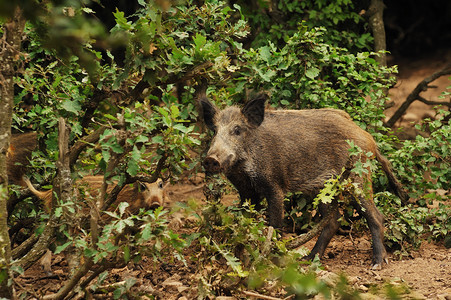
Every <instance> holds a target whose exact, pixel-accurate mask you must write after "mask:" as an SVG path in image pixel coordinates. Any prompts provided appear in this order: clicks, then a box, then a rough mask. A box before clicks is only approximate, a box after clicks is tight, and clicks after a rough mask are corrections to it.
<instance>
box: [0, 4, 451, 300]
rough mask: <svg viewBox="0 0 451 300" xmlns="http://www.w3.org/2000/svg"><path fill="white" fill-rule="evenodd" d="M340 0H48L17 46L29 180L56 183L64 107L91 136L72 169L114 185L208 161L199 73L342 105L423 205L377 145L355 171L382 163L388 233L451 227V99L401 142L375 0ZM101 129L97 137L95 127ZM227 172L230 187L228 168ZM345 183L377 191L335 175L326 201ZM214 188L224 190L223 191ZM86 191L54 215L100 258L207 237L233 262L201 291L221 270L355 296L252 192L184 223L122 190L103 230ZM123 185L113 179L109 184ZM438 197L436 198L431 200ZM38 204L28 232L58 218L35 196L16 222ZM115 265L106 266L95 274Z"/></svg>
mask: <svg viewBox="0 0 451 300" xmlns="http://www.w3.org/2000/svg"><path fill="white" fill-rule="evenodd" d="M31 2H32V3H33V5H32V6H30V7H35V6H36V3H35V1H31ZM31 2H30V1H24V2H23V3H31ZM329 2H330V1H329ZM329 2H327V1H322V0H321V1H310V0H309V1H291V0H283V1H278V2H277V7H269V5H273V3H272V2H268V1H254V2H253V4H255V5H256V7H258V8H260V9H261V10H260V11H258V12H257V11H255V10H252V9H251V8H250V7H251V6H250V5H249V3H247V2H244V1H242V2H238V3H239V4H240V5H237V4H235V5H234V6H233V8H232V7H229V6H227V5H226V3H225V2H223V1H206V3H205V4H203V5H199V6H198V5H194V4H193V3H192V2H191V1H188V2H186V3H184V4H179V5H177V6H173V7H165V8H163V7H161V6H159V5H158V4H157V2H154V1H150V2H149V3H147V2H146V1H138V3H139V8H138V9H137V10H136V11H135V12H134V13H133V14H132V15H130V16H127V15H126V14H125V12H122V11H120V10H118V9H116V10H115V11H112V12H111V14H112V16H113V18H114V19H115V22H116V25H115V26H114V27H113V28H112V29H111V31H110V32H109V33H108V34H107V33H106V32H105V30H104V28H103V27H102V26H101V25H100V23H99V22H98V21H97V18H96V16H95V13H94V12H93V11H92V10H91V9H90V8H89V7H88V6H86V3H85V2H84V1H82V2H77V1H50V2H48V3H47V4H48V5H47V6H46V7H45V8H46V9H45V10H44V9H43V8H44V6H42V7H41V6H39V8H41V9H39V10H36V16H35V17H34V18H32V19H30V20H31V22H30V23H28V24H27V26H26V30H25V36H24V37H23V38H24V43H23V53H21V54H20V55H19V56H18V63H20V68H19V69H20V72H18V74H17V76H16V77H15V85H16V87H15V89H16V94H15V107H14V116H13V129H14V130H15V131H18V132H20V131H28V130H35V131H37V132H38V134H39V149H37V150H36V151H35V152H34V153H33V159H32V162H31V163H30V164H31V170H32V172H30V174H33V176H32V179H33V180H34V181H37V182H38V183H41V184H45V185H46V186H45V187H48V188H50V187H51V186H52V179H53V178H54V177H55V174H56V169H57V163H56V161H57V159H58V154H59V153H58V151H59V148H58V140H57V139H58V132H57V126H56V125H57V120H58V118H60V117H63V118H65V119H66V121H67V123H68V124H69V125H70V127H71V135H70V146H74V145H76V144H77V143H83V144H84V148H83V149H82V151H81V153H80V154H79V156H78V159H77V160H76V162H75V163H74V164H73V165H71V171H72V174H71V175H72V177H73V178H80V177H83V176H86V175H94V174H100V175H103V176H104V179H105V181H106V183H108V184H113V183H117V184H118V185H119V186H123V185H125V184H128V183H130V182H134V181H136V179H137V178H138V177H144V178H146V179H147V180H148V181H150V179H152V180H155V179H156V178H157V177H158V176H159V177H165V178H168V179H173V180H174V179H177V177H178V176H179V175H180V174H183V173H185V174H186V173H188V172H189V171H190V169H191V168H193V167H195V166H196V164H197V160H196V158H193V157H190V153H193V151H194V152H200V151H201V149H203V147H204V145H203V143H201V141H202V139H203V136H202V135H200V134H199V129H198V128H197V126H196V121H197V117H198V113H197V112H196V109H195V106H196V103H195V101H196V97H197V95H198V94H197V93H198V92H199V90H200V89H201V83H203V82H205V81H207V82H208V88H207V89H206V92H207V95H208V96H209V97H212V98H215V99H214V100H215V101H216V102H217V104H218V105H219V106H220V107H222V106H225V105H229V104H232V103H235V102H238V101H242V99H243V96H244V95H247V94H252V93H254V92H260V91H266V92H269V93H270V94H271V105H272V106H274V107H280V108H289V109H292V108H296V109H299V108H323V107H333V108H339V109H343V110H345V111H346V112H348V113H349V114H350V116H351V117H352V119H353V120H355V121H357V122H358V123H359V125H360V126H362V128H364V129H366V130H367V131H369V132H371V133H372V134H373V135H374V136H375V138H376V140H377V142H378V144H379V146H380V149H381V152H383V153H384V154H386V155H387V157H388V158H389V159H390V161H391V162H392V164H393V167H394V170H395V171H396V173H397V175H398V177H399V178H400V179H401V180H402V182H403V183H404V184H405V186H406V187H407V189H408V191H409V193H410V195H411V197H412V198H413V199H414V200H415V201H416V204H417V206H408V207H402V206H401V205H400V201H399V199H398V198H397V197H395V196H394V195H393V194H391V193H389V192H383V191H385V190H386V189H387V178H386V177H385V175H383V174H382V172H381V170H380V168H379V169H377V170H375V169H374V165H373V163H372V162H371V161H370V160H369V159H364V160H363V161H360V160H357V163H356V164H355V166H354V169H353V170H352V172H353V173H354V174H357V175H358V176H365V175H366V174H368V172H369V171H372V174H373V175H372V182H373V186H374V190H375V201H376V203H377V205H378V206H379V207H380V208H381V210H382V212H383V213H384V215H385V216H386V218H387V231H386V238H387V242H388V246H389V247H390V248H392V249H395V250H396V251H398V252H397V254H399V256H404V255H406V254H407V251H408V250H409V249H410V247H411V246H418V245H419V243H420V241H421V239H422V238H423V235H424V234H426V235H429V236H430V237H431V238H433V239H437V240H441V239H443V238H445V237H447V236H448V237H449V235H450V232H451V224H450V213H449V211H450V210H449V205H447V204H446V203H445V202H442V200H444V199H445V198H446V197H445V196H440V194H439V193H437V190H449V189H450V186H449V183H450V182H451V178H450V177H451V175H450V172H449V170H450V169H451V168H450V165H449V162H450V159H449V156H450V152H449V151H450V148H449V145H450V144H451V138H450V132H451V130H450V123H449V122H450V121H449V112H447V111H439V112H438V114H437V118H436V119H435V120H428V121H426V122H425V123H424V124H423V125H422V127H421V128H419V129H420V130H422V131H424V132H426V133H427V134H425V135H419V136H417V137H416V139H415V140H414V141H403V142H400V141H398V140H397V139H396V138H394V137H393V136H390V135H388V130H387V129H386V128H384V127H383V120H384V117H385V115H384V105H385V102H386V100H387V96H386V95H385V90H386V89H387V88H389V87H390V86H391V85H393V83H394V78H393V77H392V76H391V74H392V73H394V72H396V67H391V68H386V67H382V66H379V65H378V64H377V63H376V61H375V59H374V57H375V56H377V55H378V54H377V53H373V52H370V50H369V49H370V48H371V47H370V46H371V43H372V38H371V36H370V35H369V33H368V32H367V26H366V23H365V20H364V19H363V17H362V16H360V15H359V11H360V10H361V9H362V8H363V9H366V7H357V5H358V4H356V3H353V2H352V1H349V0H342V1H336V2H333V3H329ZM63 7H64V9H63ZM72 9H73V11H71V10H72ZM11 10H12V8H11V5H9V6H8V7H6V8H5V11H6V12H7V13H9V14H10V13H11ZM26 12H28V13H29V12H30V11H29V10H28V9H27V10H26ZM2 13H3V11H2ZM267 13H268V14H269V15H270V18H268V17H267ZM72 14H73V15H72ZM93 16H94V17H93ZM248 20H249V23H248ZM249 24H250V26H249ZM258 28H259V29H258ZM2 34H3V32H2ZM118 49H123V51H124V52H123V53H120V51H118ZM121 57H123V58H121ZM448 96H449V93H444V94H443V97H448ZM100 129H103V131H102V132H101V134H100V137H99V139H98V140H95V141H93V142H86V141H84V140H85V138H86V137H89V136H91V134H93V133H95V132H97V131H98V130H100ZM82 141H84V142H82ZM350 148H351V149H350V155H351V157H363V158H369V157H371V156H372V155H373V154H372V153H362V152H361V150H359V149H358V148H357V147H355V146H353V145H352V144H351V145H350ZM425 174H426V176H425ZM217 186H219V187H223V188H224V187H226V185H225V183H224V182H220V183H219V184H218V185H217ZM217 186H216V187H217ZM209 187H210V188H211V190H214V189H215V188H216V187H215V186H214V185H213V184H212V185H210V184H209ZM79 192H80V191H79ZM344 192H346V193H348V192H353V193H354V192H360V193H364V194H366V193H365V192H366V191H365V186H364V188H363V190H359V189H358V188H356V187H355V186H352V185H351V183H350V182H349V181H346V180H341V179H340V177H338V178H332V179H330V180H329V181H328V182H326V183H325V189H323V191H322V192H321V193H320V194H319V195H318V197H317V199H316V202H318V203H319V201H322V202H325V203H330V202H331V201H332V199H333V198H337V196H339V195H340V194H342V193H344ZM210 194H211V199H219V198H220V196H221V195H220V194H221V193H219V194H215V192H214V191H210ZM81 195H82V197H80V198H79V199H77V197H74V199H71V200H70V201H68V202H66V203H61V200H60V199H58V201H59V203H58V206H57V207H56V208H55V209H54V211H53V212H52V213H54V215H55V216H56V217H60V218H66V220H70V221H71V222H69V223H68V224H67V225H62V226H60V227H59V228H57V233H56V235H57V237H58V238H57V240H58V243H60V244H59V246H58V247H57V252H71V251H74V249H75V250H76V251H77V252H78V253H80V255H83V256H84V258H85V259H87V260H92V262H93V263H94V264H98V265H102V264H103V263H106V262H107V261H114V262H120V263H128V262H131V261H139V260H140V259H141V257H142V256H149V257H153V258H154V259H155V260H158V259H161V257H163V256H166V255H169V256H170V257H171V258H172V259H174V260H179V261H182V262H184V257H183V255H182V252H183V250H184V249H186V247H188V245H190V244H191V243H192V244H193V245H194V246H195V247H199V249H201V250H202V252H201V254H199V256H198V257H193V260H196V261H197V262H198V266H199V268H202V267H205V266H210V265H219V266H221V267H223V269H222V271H220V272H216V271H217V269H216V270H215V273H213V272H210V273H208V270H211V268H210V269H208V270H207V271H205V272H206V273H202V274H203V275H202V276H201V278H200V280H199V282H200V283H199V285H200V291H201V292H199V294H200V295H208V294H214V293H215V292H214V289H213V287H212V282H215V281H214V279H218V280H220V282H227V283H230V282H232V284H231V285H232V286H233V287H242V286H243V285H246V286H247V288H251V289H257V290H258V289H260V288H262V289H263V288H264V287H265V285H267V284H268V283H269V282H270V281H276V282H277V284H278V285H279V286H280V287H281V288H282V289H283V290H284V291H285V292H286V293H288V294H295V295H296V296H297V297H298V298H305V297H311V296H314V295H317V294H321V295H322V296H324V297H326V298H327V297H330V296H331V294H333V293H335V294H338V295H341V296H342V297H343V298H352V297H354V296H355V292H354V291H353V290H352V289H350V288H349V287H348V286H347V284H346V282H345V281H343V282H342V284H341V286H340V285H338V286H337V288H332V289H330V287H328V286H327V285H326V284H325V282H324V281H322V280H319V279H318V277H317V276H316V275H315V273H314V271H315V270H316V267H315V263H314V264H313V266H312V267H311V268H310V269H309V270H306V269H305V268H302V267H303V266H302V263H301V262H300V261H301V260H300V258H301V257H302V256H304V255H305V253H304V252H305V251H303V250H299V251H288V250H287V249H286V247H285V244H284V243H285V241H283V240H281V239H280V238H279V236H278V234H277V232H276V233H274V234H273V235H271V236H269V237H268V236H266V234H267V233H268V228H267V227H266V226H265V223H264V217H263V215H262V214H261V212H258V211H255V209H254V207H252V206H251V205H248V204H245V205H243V208H242V209H237V208H235V207H236V206H239V205H238V204H237V205H234V206H230V207H227V208H225V207H224V206H222V205H220V204H219V203H217V202H209V203H208V204H207V205H206V207H205V209H204V210H203V213H202V214H197V215H196V217H197V218H198V220H199V229H198V231H197V232H196V233H194V234H191V235H180V234H178V233H175V232H173V231H171V230H170V229H169V228H168V220H167V218H168V213H167V211H165V210H163V209H161V208H160V209H156V210H154V211H147V212H145V211H140V212H139V213H137V214H130V213H129V212H128V208H129V207H128V206H129V203H123V204H119V205H118V206H117V207H116V208H115V209H111V208H110V210H107V211H102V209H103V208H102V209H100V215H101V216H102V217H101V220H99V222H100V224H101V225H104V226H101V227H99V228H101V229H100V231H99V235H98V237H97V240H95V239H94V236H95V235H93V233H92V232H91V231H90V229H88V226H86V225H87V223H88V221H89V220H88V218H87V217H86V216H87V214H86V212H87V211H88V210H90V209H92V205H94V203H96V202H97V201H99V200H100V199H97V198H92V197H90V196H89V193H84V194H83V193H81ZM110 195H111V194H109V192H107V195H106V197H108V196H110ZM338 198H340V197H338ZM101 200H105V199H101ZM113 200H114V199H113ZM339 200H340V201H342V199H341V198H340V199H339ZM292 201H293V202H296V204H297V205H298V206H297V207H296V206H293V207H292V209H291V211H290V212H289V215H290V217H291V218H292V219H293V220H294V221H295V223H297V225H299V227H301V229H303V230H305V229H307V228H308V227H309V225H310V221H311V218H312V216H311V214H310V212H311V210H312V209H313V208H314V206H313V204H311V201H309V199H306V198H303V196H302V195H300V196H299V195H294V196H293V197H292ZM437 201H438V206H436V208H434V209H432V210H431V209H427V208H426V206H427V205H431V204H434V203H435V204H436V203H437ZM185 208H186V209H188V206H186V207H185ZM306 210H308V211H309V212H307V213H304V212H306ZM300 212H303V213H302V215H301V216H299V213H300ZM25 217H32V218H35V220H36V222H37V225H36V228H33V229H31V230H28V231H27V230H25V231H27V232H28V234H32V233H33V231H36V232H38V233H41V232H43V230H44V228H45V226H46V224H47V220H48V219H49V215H48V214H47V212H44V211H43V210H42V209H41V208H40V207H39V205H36V203H33V201H31V200H30V199H28V200H24V201H22V202H21V203H20V204H19V205H17V206H16V208H15V210H14V212H13V214H12V216H10V219H9V221H10V224H15V223H18V222H19V221H20V220H21V219H23V218H25ZM103 218H105V219H103ZM105 220H107V222H106V221H105ZM102 222H105V223H102ZM268 240H269V241H268ZM268 245H270V246H269V247H270V249H267V247H268ZM274 262H277V263H274ZM206 269H207V268H206ZM107 277H108V273H107V272H106V273H102V274H101V275H100V277H99V280H98V284H99V285H100V284H101V283H102V282H104V281H105V280H106V278H107ZM134 284H135V281H134V279H133V278H131V279H129V280H127V281H126V283H125V285H121V286H116V291H115V292H114V297H115V298H117V299H118V298H120V297H131V292H130V290H131V288H132V287H133V286H134ZM96 287H97V286H96V285H95V284H94V285H93V286H91V288H92V289H95V288H96Z"/></svg>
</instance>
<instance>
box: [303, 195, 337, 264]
mask: <svg viewBox="0 0 451 300" xmlns="http://www.w3.org/2000/svg"><path fill="white" fill-rule="evenodd" d="M334 206H335V208H334V211H333V212H332V213H331V214H330V215H329V218H330V220H329V222H328V223H327V225H326V226H325V227H324V229H323V231H322V232H321V234H320V236H319V238H318V240H317V241H316V244H315V246H314V247H313V249H312V251H310V254H309V255H307V256H306V257H305V258H306V259H308V260H312V259H313V258H315V255H316V254H318V256H319V257H322V256H323V254H324V251H325V250H326V247H327V245H328V244H329V242H330V240H331V239H332V238H333V236H334V235H335V233H336V232H337V230H338V227H339V225H338V221H337V220H338V217H339V212H338V207H337V206H336V205H334ZM329 208H330V205H328V204H324V203H320V204H319V212H320V214H321V216H322V217H325V216H327V215H328V211H329Z"/></svg>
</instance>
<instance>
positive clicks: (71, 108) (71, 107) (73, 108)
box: [61, 100, 81, 115]
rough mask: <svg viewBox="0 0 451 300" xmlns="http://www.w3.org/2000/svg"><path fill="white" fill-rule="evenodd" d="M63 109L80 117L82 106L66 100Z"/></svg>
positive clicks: (62, 105)
mask: <svg viewBox="0 0 451 300" xmlns="http://www.w3.org/2000/svg"><path fill="white" fill-rule="evenodd" d="M61 107H62V108H63V109H64V110H65V111H68V112H71V113H74V114H76V115H78V114H79V113H80V111H81V105H80V103H78V102H77V101H71V100H65V101H63V103H62V104H61Z"/></svg>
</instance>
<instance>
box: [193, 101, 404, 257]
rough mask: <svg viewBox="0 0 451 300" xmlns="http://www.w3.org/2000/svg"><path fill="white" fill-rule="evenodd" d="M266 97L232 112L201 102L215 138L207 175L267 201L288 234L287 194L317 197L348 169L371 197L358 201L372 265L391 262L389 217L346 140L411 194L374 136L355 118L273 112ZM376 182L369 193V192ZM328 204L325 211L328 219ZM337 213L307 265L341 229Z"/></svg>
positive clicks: (325, 112) (272, 219) (273, 220)
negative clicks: (285, 222)
mask: <svg viewBox="0 0 451 300" xmlns="http://www.w3.org/2000/svg"><path fill="white" fill-rule="evenodd" d="M267 98H268V97H267V96H266V95H264V94H261V95H258V96H257V97H256V98H255V99H253V100H251V101H249V102H248V103H247V104H246V105H245V106H244V107H243V108H241V109H240V108H239V107H237V106H231V107H228V108H226V109H224V110H219V109H218V108H216V107H215V106H214V105H213V104H212V103H210V102H209V101H208V99H206V98H203V99H200V108H201V115H202V117H203V120H204V122H205V124H206V125H207V127H208V128H209V129H211V130H212V131H213V132H214V137H213V139H212V141H211V145H210V149H209V150H208V152H207V156H206V158H205V160H204V161H203V166H204V168H205V170H206V172H207V173H219V172H223V173H224V174H225V175H226V177H227V178H228V179H229V180H230V181H231V183H232V184H233V185H234V186H235V187H236V189H237V190H238V192H239V195H240V198H241V199H242V200H244V199H250V200H251V202H252V203H253V204H258V203H259V202H260V201H261V200H262V199H263V198H266V200H267V203H268V206H267V215H268V219H269V224H270V225H272V226H274V227H281V226H282V221H283V199H284V197H285V195H286V193H288V192H302V193H304V194H305V195H308V196H311V197H312V199H313V197H314V196H315V195H316V194H317V193H318V192H319V191H320V190H321V188H323V187H324V182H325V181H326V180H328V179H331V178H332V177H333V176H337V175H339V174H340V173H341V172H342V170H343V168H345V169H346V170H348V171H347V172H346V174H347V176H348V178H349V176H352V178H351V179H352V180H353V182H357V183H359V184H360V185H361V186H362V188H363V182H364V180H365V181H366V182H365V191H366V192H367V193H368V194H367V195H365V197H359V201H358V202H359V205H360V207H362V208H363V209H362V210H361V213H362V214H363V216H364V217H365V218H366V220H367V221H368V226H369V228H370V231H371V235H372V240H373V263H374V265H375V266H380V265H381V264H382V262H383V261H384V260H385V259H386V255H387V254H386V250H385V248H384V245H383V242H382V241H383V233H384V227H383V221H384V217H383V215H382V214H381V213H380V212H379V211H378V210H377V208H376V206H375V205H374V202H373V197H372V188H371V177H370V175H369V174H368V175H367V177H366V178H359V177H358V176H355V175H353V174H350V172H349V170H350V169H352V168H353V166H354V163H355V158H351V157H350V155H349V151H348V149H349V148H350V146H349V144H348V143H347V140H349V141H353V142H354V144H355V145H357V146H359V147H360V148H361V149H362V150H363V151H364V153H367V152H371V153H373V154H374V156H375V157H376V159H377V160H378V161H379V162H380V163H381V165H382V168H383V170H384V172H385V173H386V174H387V176H388V179H389V181H390V183H391V186H392V187H393V188H394V189H395V191H396V193H397V194H398V195H399V196H400V197H402V198H405V197H406V196H407V195H406V193H405V192H404V190H403V189H402V186H401V184H400V183H399V182H398V181H397V180H396V178H395V176H394V175H393V173H392V171H391V170H390V165H389V162H388V160H387V159H386V158H384V157H383V156H382V155H381V154H380V152H379V151H378V149H377V146H376V143H375V141H374V139H373V137H372V136H371V135H370V134H369V133H367V132H366V131H364V130H363V129H361V128H360V127H359V126H357V125H356V124H355V123H354V122H353V121H352V120H351V118H350V116H349V115H348V114H347V113H346V112H344V111H341V110H336V109H311V110H266V111H265V102H266V100H267ZM368 183H369V188H368ZM325 210H326V207H325V205H322V206H321V207H320V211H321V212H322V213H324V212H325ZM338 217H339V215H338V209H337V210H336V211H334V212H333V216H332V217H331V220H330V221H329V222H328V224H327V225H326V227H325V228H324V229H323V231H322V232H321V235H320V237H319V238H318V240H317V242H316V245H315V246H314V248H313V249H312V251H311V253H310V255H309V257H308V258H313V257H314V256H315V254H318V255H319V256H322V255H323V253H324V251H325V249H326V247H327V245H328V243H329V241H330V240H331V239H332V237H333V236H334V235H335V232H336V231H337V229H338V222H337V219H338Z"/></svg>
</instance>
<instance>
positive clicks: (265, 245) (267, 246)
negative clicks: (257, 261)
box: [261, 226, 274, 256]
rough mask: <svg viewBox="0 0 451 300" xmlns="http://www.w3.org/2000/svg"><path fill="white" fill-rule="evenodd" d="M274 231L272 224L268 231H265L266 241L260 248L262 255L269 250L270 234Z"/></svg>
mask: <svg viewBox="0 0 451 300" xmlns="http://www.w3.org/2000/svg"><path fill="white" fill-rule="evenodd" d="M273 233H274V228H273V227H272V226H269V227H268V232H267V233H266V241H265V244H264V245H263V249H262V253H261V254H262V255H263V256H266V255H267V254H268V253H269V251H270V250H271V242H272V235H273Z"/></svg>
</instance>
